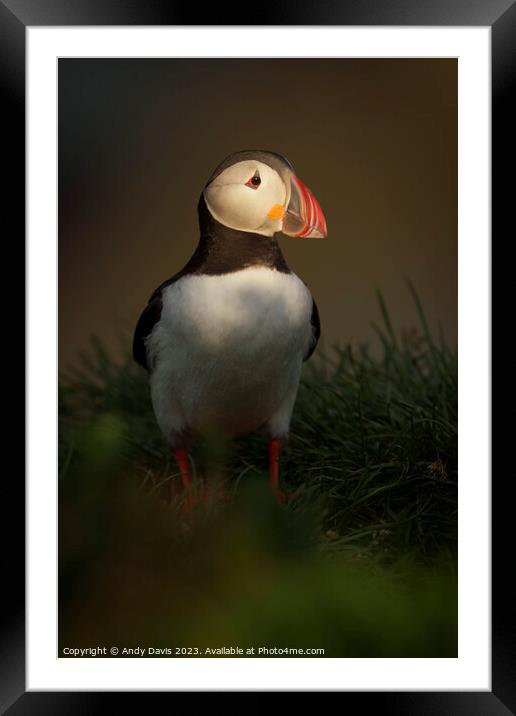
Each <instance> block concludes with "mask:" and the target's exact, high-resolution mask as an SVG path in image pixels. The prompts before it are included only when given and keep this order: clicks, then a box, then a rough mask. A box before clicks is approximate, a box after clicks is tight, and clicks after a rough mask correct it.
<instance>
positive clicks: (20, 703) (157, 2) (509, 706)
mask: <svg viewBox="0 0 516 716" xmlns="http://www.w3.org/2000/svg"><path fill="white" fill-rule="evenodd" d="M198 14H199V9H198V8H197V7H196V6H194V5H192V4H191V3H190V4H189V3H183V2H176V1H175V0H169V1H167V0H103V1H102V2H91V1H90V2H89V1H88V0H37V2H34V0H0V90H1V93H2V102H1V106H2V107H3V112H2V115H3V116H2V119H3V126H4V150H5V147H6V146H7V147H9V148H12V149H13V151H12V153H11V155H10V158H9V159H8V162H7V167H6V165H5V162H4V172H3V173H4V177H8V178H9V182H8V186H7V187H6V189H4V197H5V199H6V201H5V203H4V207H6V208H7V207H9V209H10V211H9V213H10V215H11V216H12V217H13V219H14V222H13V230H12V231H11V234H12V236H13V237H14V236H16V241H13V240H12V239H11V240H10V241H9V250H10V252H11V255H12V252H13V251H14V252H16V251H18V252H19V253H20V254H23V253H24V249H23V247H24V241H23V238H22V237H23V235H24V232H25V219H24V215H25V212H24V206H25V161H24V157H25V28H26V27H27V26H38V25H41V26H44V25H47V26H52V25H53V26H60V25H61V26H62V25H176V26H177V25H180V26H184V25H199V24H200V23H198V22H195V20H196V19H197V18H198ZM202 16H203V23H202V25H414V26H421V25H430V26H447V25H453V26H475V25H476V26H490V27H491V30H492V132H493V134H492V172H493V174H492V210H493V216H492V229H493V238H494V239H495V242H496V241H498V243H494V246H495V247H496V252H494V256H495V257H498V256H501V254H502V250H503V247H504V246H507V245H508V244H510V243H511V241H510V239H511V238H513V237H514V221H512V222H511V221H510V220H511V218H512V216H511V214H512V206H513V204H514V195H513V192H514V172H513V171H511V170H513V167H514V161H515V159H516V156H515V152H514V145H511V139H512V140H513V136H511V135H513V133H514V127H515V126H516V116H515V115H514V112H511V105H510V99H511V98H512V99H514V97H515V96H516V93H515V92H514V91H513V90H514V88H515V84H516V83H515V77H516V3H515V2H514V0H489V1H487V2H486V0H362V1H361V2H360V3H348V4H346V3H344V2H339V0H328V1H327V2H325V3H324V4H322V3H321V4H320V5H319V4H318V3H317V0H299V1H298V2H297V3H296V4H295V6H294V7H287V2H286V1H285V0H276V2H275V3H274V4H273V3H270V4H267V6H265V5H263V4H260V3H258V4H256V3H250V4H244V5H242V6H241V7H240V10H239V8H238V5H237V6H235V5H233V6H232V7H231V10H230V12H228V11H227V9H226V8H224V7H222V6H221V5H220V4H219V3H213V4H207V5H206V6H204V7H203V9H202ZM511 95H512V97H511ZM6 110H7V111H6ZM513 141H514V140H513ZM511 146H512V156H511ZM4 156H5V155H4ZM511 159H512V161H511ZM4 211H5V210H4ZM5 213H7V211H5ZM506 222H507V226H508V227H511V226H512V228H510V229H508V232H507V234H506V235H505V234H502V228H503V226H504V225H505V223H506ZM6 238H7V237H5V238H4V242H5V243H7V241H6ZM502 239H506V241H505V242H504V241H502ZM507 239H509V240H508V241H507ZM5 243H4V245H5ZM506 250H507V249H506ZM507 257H508V255H507ZM19 258H20V261H21V260H23V259H22V256H20V257H19ZM503 265H505V266H508V265H511V264H510V262H507V261H506V262H504V261H503V256H502V261H500V259H498V261H497V270H498V271H499V272H501V267H502V266H503ZM506 278H507V279H508V282H505V281H503V280H501V278H500V273H499V274H498V281H497V283H496V284H494V285H493V291H492V299H493V301H494V303H495V305H497V306H498V307H500V306H501V305H502V300H503V299H505V301H508V300H509V296H510V295H511V294H509V291H511V288H512V285H511V284H512V283H513V281H510V278H512V276H511V277H510V278H509V274H507V277H506ZM504 289H505V292H504ZM12 294H13V292H12V291H9V295H8V296H6V297H5V298H4V301H5V300H9V304H8V305H9V307H10V308H11V306H12V305H13V295H12ZM22 295H23V294H22V292H21V291H19V290H18V291H17V293H16V304H15V305H16V307H17V309H18V311H17V313H18V315H19V314H20V313H21V311H22V308H21V306H20V304H23V299H22V298H21V296H22ZM511 298H512V296H511ZM509 305H511V304H509ZM4 306H5V302H4ZM492 315H493V320H494V318H495V315H496V314H495V313H494V312H493V314H492ZM13 317H14V314H12V313H11V314H10V318H11V320H10V321H9V322H8V330H9V332H10V333H12V330H14V328H16V327H17V328H18V330H19V331H20V334H21V333H22V331H23V328H22V321H21V320H18V321H16V320H15V321H13V320H12V318H13ZM498 320H499V322H500V324H501V321H502V319H500V318H499V319H498ZM504 327H505V331H507V325H506V323H505V324H504ZM498 335H501V334H500V333H499V334H498ZM20 340H21V341H23V336H22V335H20ZM498 341H499V342H498V343H494V346H495V350H494V352H493V357H495V358H496V359H497V360H498V364H499V365H498V373H497V375H503V374H504V372H505V371H504V368H505V369H506V370H507V373H506V374H507V375H509V373H508V371H509V368H510V367H512V365H511V363H513V359H512V357H511V356H510V355H508V354H509V353H510V351H505V350H503V349H500V350H496V346H497V345H499V346H500V348H501V340H500V339H498ZM504 348H505V346H504ZM9 353H11V352H10V351H9ZM10 358H11V359H12V358H13V356H12V354H11V355H10ZM509 361H511V363H509ZM9 370H10V371H11V372H12V370H13V365H12V364H11V366H10V367H9ZM15 370H17V371H18V374H19V381H20V384H23V381H24V376H22V375H21V373H22V364H21V361H19V362H18V363H17V364H15ZM502 380H503V378H502V379H501V380H500V387H499V384H498V383H496V381H495V382H494V384H493V405H494V407H498V406H499V405H500V407H501V406H502V405H504V404H506V403H507V402H508V401H507V395H506V389H507V386H506V385H505V381H504V382H503V383H502ZM502 391H503V392H502ZM502 396H503V398H504V399H505V400H503V401H502ZM16 400H17V401H18V402H19V404H20V405H23V402H22V401H21V399H20V395H19V392H18V394H17V398H16ZM14 422H15V421H14V420H13V421H12V424H14ZM512 433H513V430H511V421H510V420H505V421H503V420H499V421H498V422H497V429H496V433H495V434H494V446H495V447H496V449H497V450H496V459H495V460H494V464H493V468H494V469H493V472H494V473H495V474H498V473H497V470H496V468H498V466H499V463H500V464H501V462H502V459H503V457H504V456H503V455H502V452H503V450H505V456H506V457H507V458H509V450H510V447H511V438H512V440H513V439H514V438H513V434H512ZM493 454H494V453H493ZM507 464H508V465H511V466H512V468H511V469H510V470H509V471H508V473H507V474H504V473H502V472H501V473H500V480H499V481H498V478H497V481H495V482H494V486H493V488H494V489H493V516H495V519H494V520H493V530H492V533H493V552H492V554H493V560H492V569H493V582H492V586H493V595H492V606H493V616H492V688H493V690H492V691H491V692H480V691H468V692H443V693H439V692H426V693H424V692H381V693H380V692H339V694H340V695H339V698H342V699H343V700H344V702H343V705H344V707H348V708H349V707H351V708H353V707H355V708H364V707H369V708H374V709H381V711H382V712H383V713H385V714H391V713H392V714H396V715H397V716H401V715H403V714H410V716H413V715H414V714H428V715H430V714H442V713H446V714H463V713H464V714H468V716H474V715H475V714H482V715H483V716H486V715H488V714H493V715H494V714H500V716H501V715H502V714H508V713H516V677H515V675H516V660H515V650H514V646H515V644H516V628H515V618H514V608H513V605H514V604H516V594H515V593H514V587H512V593H511V587H510V585H509V584H508V579H507V577H506V575H507V573H508V571H513V567H512V569H511V563H512V565H514V555H513V550H511V549H510V546H511V545H512V544H513V539H514V538H513V534H514V531H513V527H512V523H513V520H514V514H513V512H514V510H513V508H512V501H511V500H509V499H508V498H507V489H508V483H511V482H512V483H514V458H513V456H512V455H511V459H510V462H509V459H508V460H507ZM7 472H8V473H9V478H8V476H7V474H5V475H4V479H3V488H4V491H7V492H8V494H7V495H6V498H4V500H3V504H4V506H7V505H9V508H8V509H9V513H10V515H11V516H12V518H13V519H12V520H11V524H10V525H9V527H8V531H7V533H6V536H5V538H4V554H5V553H7V554H8V566H7V568H4V570H5V571H4V574H6V573H8V574H9V575H10V577H9V580H8V585H7V584H6V582H5V581H4V589H3V590H2V592H3V595H2V596H3V599H4V600H5V601H4V604H5V606H4V608H3V610H2V613H1V617H2V621H1V627H0V628H1V632H0V709H2V713H4V710H3V709H6V710H7V709H9V711H8V713H9V714H11V715H12V716H17V714H32V713H34V714H38V715H44V714H47V713H48V714H53V715H54V716H55V715H57V714H61V713H62V714H82V713H84V714H86V713H88V714H91V713H96V712H97V711H100V710H101V709H102V710H104V708H106V707H107V708H110V710H112V709H113V707H115V708H117V706H118V707H120V703H119V701H120V698H124V699H127V697H129V698H130V699H131V705H132V706H135V705H136V704H138V705H139V704H142V705H143V702H142V701H141V699H142V696H141V695H140V693H138V694H135V693H124V694H121V693H118V694H116V696H115V695H114V694H112V693H97V692H84V693H78V692H60V693H52V692H25V646H24V641H25V628H24V618H25V574H24V563H25V558H24V552H25V533H24V524H25V500H24V484H23V479H22V476H21V475H20V474H18V475H16V474H15V473H14V472H13V469H12V468H8V469H7V470H6V473H7ZM511 472H512V474H513V477H512V480H511V475H510V473H511ZM503 477H505V478H506V479H505V484H504V485H503V488H502V483H501V479H503ZM511 518H512V519H511ZM2 522H4V526H5V517H4V520H2ZM8 570H9V571H8ZM511 674H512V676H511ZM176 694H177V692H171V693H158V694H157V693H153V692H148V693H145V694H143V697H144V698H145V699H146V702H145V705H146V706H147V705H148V703H149V702H148V701H147V700H148V699H152V701H153V704H152V705H153V706H154V705H155V704H156V699H157V698H158V697H163V698H165V699H167V701H169V704H170V703H171V702H170V699H171V698H172V699H173V698H177V696H176ZM115 700H116V702H117V703H116V705H115V703H114V702H115ZM156 705H157V704H156Z"/></svg>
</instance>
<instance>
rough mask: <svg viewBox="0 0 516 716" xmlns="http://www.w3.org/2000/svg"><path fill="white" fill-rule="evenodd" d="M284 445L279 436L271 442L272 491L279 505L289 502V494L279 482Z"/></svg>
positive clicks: (270, 470)
mask: <svg viewBox="0 0 516 716" xmlns="http://www.w3.org/2000/svg"><path fill="white" fill-rule="evenodd" d="M282 447H283V445H282V443H281V440H278V439H277V438H274V439H273V440H271V441H270V443H269V475H270V478H271V487H272V491H273V492H274V494H275V496H276V500H277V501H278V504H279V505H284V504H285V503H286V502H287V495H286V494H285V493H284V492H283V490H282V489H281V487H280V482H279V463H280V454H281V448H282Z"/></svg>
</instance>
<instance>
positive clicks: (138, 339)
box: [133, 286, 163, 370]
mask: <svg viewBox="0 0 516 716" xmlns="http://www.w3.org/2000/svg"><path fill="white" fill-rule="evenodd" d="M162 306H163V302H162V298H161V286H160V287H159V288H157V289H156V290H155V291H154V293H153V294H152V296H151V297H150V299H149V302H148V304H147V305H146V306H145V309H144V311H143V313H142V315H141V316H140V318H139V320H138V323H137V324H136V329H135V331H134V338H133V357H134V360H135V361H136V362H137V363H139V364H140V365H141V366H142V368H146V369H147V370H149V367H150V366H149V364H148V362H147V349H146V347H145V339H146V338H147V337H148V336H149V335H150V334H151V333H152V329H153V328H154V326H155V325H156V323H157V322H158V321H159V320H160V318H161V309H162Z"/></svg>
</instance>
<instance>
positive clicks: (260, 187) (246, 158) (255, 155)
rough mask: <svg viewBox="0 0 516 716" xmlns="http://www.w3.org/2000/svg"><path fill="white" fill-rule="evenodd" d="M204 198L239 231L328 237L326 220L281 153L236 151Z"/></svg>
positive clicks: (217, 172) (219, 217)
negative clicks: (279, 232)
mask: <svg viewBox="0 0 516 716" xmlns="http://www.w3.org/2000/svg"><path fill="white" fill-rule="evenodd" d="M203 196H204V200H205V202H206V206H207V208H208V211H209V212H210V214H211V215H212V217H213V218H214V219H215V220H216V221H218V222H219V223H220V224H223V225H224V226H227V227H229V228H230V229H237V230H239V231H245V232H250V233H254V234H261V235H263V236H273V235H274V234H275V233H276V232H278V231H281V232H283V233H284V234H287V235H288V236H295V237H300V238H319V239H320V238H324V237H326V233H327V232H326V220H325V218H324V214H323V212H322V209H321V207H320V206H319V203H318V202H317V200H316V198H315V197H314V195H313V194H312V192H311V191H310V189H308V187H307V186H305V185H304V184H303V182H302V181H301V180H300V179H298V178H297V177H296V175H295V174H294V169H293V167H292V165H291V164H290V162H288V161H287V160H286V159H285V158H284V157H282V156H281V155H280V154H275V153H274V152H266V151H262V150H246V151H242V152H235V153H234V154H230V156H229V157H226V159H224V161H223V162H221V163H220V164H219V166H218V167H217V168H216V169H215V171H214V172H213V174H212V175H211V177H210V178H209V180H208V182H207V184H206V186H205V188H204V191H203Z"/></svg>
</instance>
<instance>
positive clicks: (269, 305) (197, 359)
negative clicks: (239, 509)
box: [133, 150, 327, 505]
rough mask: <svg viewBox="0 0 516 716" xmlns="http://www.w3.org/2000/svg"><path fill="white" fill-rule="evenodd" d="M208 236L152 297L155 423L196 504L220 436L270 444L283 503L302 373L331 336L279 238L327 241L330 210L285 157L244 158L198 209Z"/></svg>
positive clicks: (211, 186) (137, 341)
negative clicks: (199, 472)
mask: <svg viewBox="0 0 516 716" xmlns="http://www.w3.org/2000/svg"><path fill="white" fill-rule="evenodd" d="M198 217H199V228H200V238H199V242H198V244H197V247H196V249H195V251H194V253H193V255H192V257H191V258H190V260H189V261H188V262H187V263H186V265H185V266H184V267H183V268H182V269H181V270H180V271H179V272H177V273H176V274H174V275H173V276H172V277H171V278H169V279H167V280H166V281H164V282H163V283H162V284H161V285H160V286H158V288H156V290H155V291H154V292H153V293H152V295H151V297H150V299H149V301H148V303H147V305H146V307H145V309H144V311H143V313H142V314H141V316H140V319H139V320H138V323H137V325H136V329H135V333H134V340H133V356H134V359H135V360H136V361H137V363H139V364H140V365H141V366H142V367H143V368H145V369H146V370H147V371H148V373H149V382H150V395H151V402H152V407H153V410H154V414H155V417H156V420H157V423H158V425H159V428H160V429H161V432H162V433H163V435H164V438H165V440H166V442H167V444H168V446H169V448H170V450H171V451H172V453H173V455H174V457H175V461H176V463H177V467H178V470H179V475H180V479H181V483H182V486H183V490H184V493H185V495H186V498H188V496H190V499H191V496H192V494H193V492H194V490H193V483H192V473H191V470H190V459H189V451H190V450H191V448H192V445H193V444H194V442H195V441H197V440H199V439H202V438H203V437H206V436H209V435H213V434H217V435H223V436H224V437H225V438H227V439H234V438H238V437H240V436H243V435H247V434H249V433H254V432H259V433H261V434H262V435H264V436H265V438H266V439H267V442H268V464H269V475H270V483H271V487H272V490H273V493H274V495H275V497H276V500H277V501H278V503H279V504H280V505H284V504H285V503H286V502H287V501H288V500H289V497H290V496H289V495H287V494H286V493H285V492H284V491H283V489H282V487H281V484H280V454H281V450H282V448H283V447H284V445H285V443H286V441H287V439H288V434H289V427H290V421H291V417H292V413H293V409H294V404H295V401H296V396H297V392H298V387H299V382H300V377H301V368H302V366H303V363H304V361H306V360H308V358H310V356H311V355H312V353H313V352H314V350H315V348H316V345H317V343H318V341H319V337H320V334H321V327H320V319H319V312H318V309H317V305H316V303H315V301H314V299H313V297H312V295H311V293H310V291H309V289H308V287H307V285H306V284H305V283H304V282H303V281H302V280H301V279H300V278H299V277H298V276H297V275H296V274H295V273H294V272H293V271H292V270H291V269H290V268H289V266H288V264H287V262H286V260H285V257H284V256H283V253H282V251H281V249H280V246H279V243H278V238H277V237H278V235H279V234H284V235H286V236H289V237H295V238H299V239H308V238H325V237H326V236H327V226H326V220H325V217H324V214H323V211H322V209H321V207H320V205H319V203H318V201H317V200H316V198H315V196H314V195H313V193H312V192H311V191H310V189H309V188H308V187H307V186H306V185H305V184H304V183H303V182H302V181H301V180H300V179H299V178H298V177H297V176H296V174H295V172H294V168H293V166H292V164H291V163H290V162H289V161H288V160H287V159H285V158H284V157H283V156H282V155H280V154H278V153H276V152H272V151H265V150H243V151H238V152H235V153H233V154H231V155H229V156H228V157H226V158H225V159H224V160H223V161H222V162H221V163H220V164H219V165H218V166H217V167H216V168H215V170H214V171H213V172H212V174H211V176H210V177H209V179H208V181H207V182H206V184H205V186H204V189H203V191H202V193H201V196H200V199H199V203H198Z"/></svg>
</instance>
